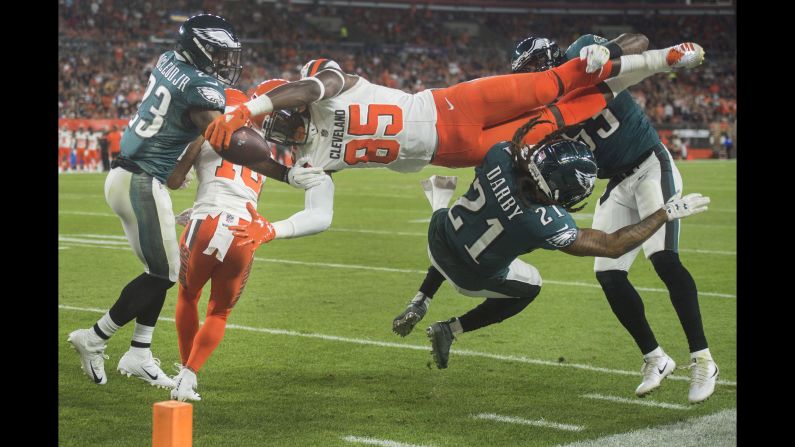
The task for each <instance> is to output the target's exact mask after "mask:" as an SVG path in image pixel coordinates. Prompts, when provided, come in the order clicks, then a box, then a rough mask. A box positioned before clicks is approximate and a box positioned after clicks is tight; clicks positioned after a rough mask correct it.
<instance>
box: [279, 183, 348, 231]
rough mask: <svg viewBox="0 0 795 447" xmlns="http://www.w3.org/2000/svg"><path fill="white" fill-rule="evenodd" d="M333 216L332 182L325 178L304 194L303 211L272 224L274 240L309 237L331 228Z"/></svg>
mask: <svg viewBox="0 0 795 447" xmlns="http://www.w3.org/2000/svg"><path fill="white" fill-rule="evenodd" d="M333 216H334V182H333V181H331V177H330V176H326V177H325V178H324V179H323V181H322V182H320V184H318V185H317V186H313V187H312V188H309V189H307V190H306V192H305V193H304V209H303V211H299V212H297V213H295V214H293V215H292V216H290V217H288V218H287V219H285V220H280V221H278V222H273V228H274V230H275V231H276V237H275V238H276V239H286V238H294V237H302V236H309V235H311V234H315V233H320V232H322V231H325V230H327V229H328V227H330V226H331V219H332V217H333Z"/></svg>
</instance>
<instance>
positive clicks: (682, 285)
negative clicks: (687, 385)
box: [650, 250, 707, 352]
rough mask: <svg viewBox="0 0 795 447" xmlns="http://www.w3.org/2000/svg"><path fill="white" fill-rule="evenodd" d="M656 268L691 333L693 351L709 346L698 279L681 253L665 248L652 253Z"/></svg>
mask: <svg viewBox="0 0 795 447" xmlns="http://www.w3.org/2000/svg"><path fill="white" fill-rule="evenodd" d="M650 259H651V263H652V264H653V265H654V270H656V271H657V274H658V275H659V276H660V279H662V280H663V282H664V283H665V286H666V287H667V288H668V293H669V294H670V297H671V304H673V305H674V309H676V314H677V315H678V316H679V322H680V323H682V329H684V330H685V335H686V336H687V344H688V345H689V346H690V352H695V351H700V350H702V349H707V337H706V336H705V335H704V326H703V324H702V322H701V311H700V310H699V306H698V291H697V290H696V282H695V281H694V280H693V277H692V276H691V275H690V272H688V271H687V269H686V268H685V266H683V265H682V262H681V261H680V260H679V254H678V253H675V252H673V251H670V250H664V251H660V252H657V253H655V254H653V255H651V258H650Z"/></svg>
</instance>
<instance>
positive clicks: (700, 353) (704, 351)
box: [690, 348, 712, 360]
mask: <svg viewBox="0 0 795 447" xmlns="http://www.w3.org/2000/svg"><path fill="white" fill-rule="evenodd" d="M696 357H706V358H708V359H710V360H712V354H711V353H710V352H709V348H705V349H702V350H700V351H694V352H691V353H690V358H691V359H694V358H696Z"/></svg>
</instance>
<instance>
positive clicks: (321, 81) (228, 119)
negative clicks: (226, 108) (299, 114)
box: [204, 69, 359, 150]
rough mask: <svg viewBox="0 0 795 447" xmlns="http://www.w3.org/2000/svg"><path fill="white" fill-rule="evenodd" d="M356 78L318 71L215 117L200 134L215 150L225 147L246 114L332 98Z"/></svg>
mask: <svg viewBox="0 0 795 447" xmlns="http://www.w3.org/2000/svg"><path fill="white" fill-rule="evenodd" d="M358 79H359V78H358V76H350V75H347V74H345V73H343V72H341V71H339V70H336V69H325V70H322V71H320V72H318V73H317V74H316V75H315V76H312V77H309V78H306V79H302V80H300V81H297V82H291V83H289V84H285V85H282V86H279V87H277V88H275V89H273V90H271V91H270V92H268V93H266V94H264V95H260V96H258V97H256V98H254V99H252V100H250V101H248V102H247V103H245V104H242V105H241V106H240V107H238V108H236V109H235V110H233V111H231V112H229V113H226V114H224V115H223V117H218V118H216V119H215V120H214V121H213V122H212V123H210V125H209V126H208V127H207V130H206V131H205V133H204V136H205V137H206V138H207V140H208V141H209V142H210V144H211V145H212V146H213V148H215V150H222V149H226V148H227V147H229V142H230V140H231V138H232V133H234V131H236V130H237V129H239V128H241V127H243V125H244V124H245V123H246V121H247V120H248V119H249V117H250V116H259V115H264V114H267V113H270V112H272V111H274V110H281V109H292V108H298V107H305V106H307V105H309V104H311V103H313V102H316V101H320V100H323V99H328V98H333V97H335V96H337V95H339V94H340V93H342V92H344V91H345V90H347V89H349V88H351V87H352V86H353V85H354V84H355V83H356V82H357V81H358Z"/></svg>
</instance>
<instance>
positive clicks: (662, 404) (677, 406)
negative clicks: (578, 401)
mask: <svg viewBox="0 0 795 447" xmlns="http://www.w3.org/2000/svg"><path fill="white" fill-rule="evenodd" d="M668 377H670V376H668ZM580 397H582V398H585V399H596V400H606V401H608V402H618V403H622V404H630V405H643V406H645V407H657V408H665V409H668V410H689V409H690V407H688V406H687V405H680V404H669V403H666V402H656V401H653V400H648V399H626V398H624V397H618V396H605V395H603V394H597V393H590V394H583V395H582V396H580Z"/></svg>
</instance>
